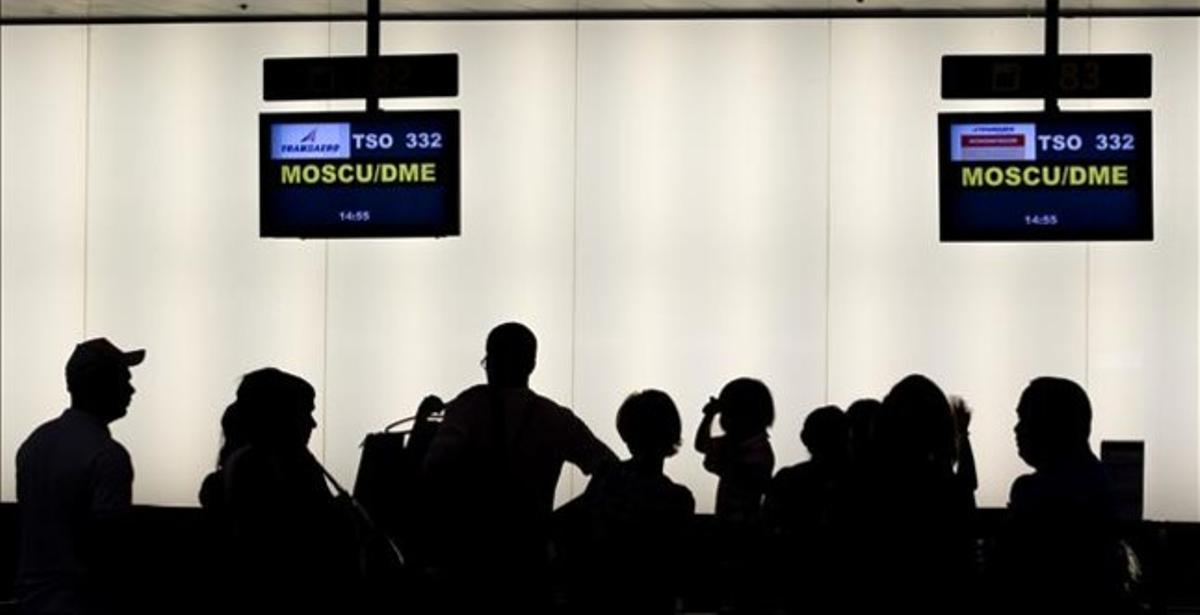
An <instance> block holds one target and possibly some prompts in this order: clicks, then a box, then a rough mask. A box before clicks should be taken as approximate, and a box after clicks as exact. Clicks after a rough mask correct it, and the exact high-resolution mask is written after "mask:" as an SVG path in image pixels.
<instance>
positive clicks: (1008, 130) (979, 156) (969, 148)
mask: <svg viewBox="0 0 1200 615" xmlns="http://www.w3.org/2000/svg"><path fill="white" fill-rule="evenodd" d="M1036 140H1037V127H1036V126H1035V125H1034V124H952V125H951V126H950V160H952V161H954V162H962V161H970V160H987V161H1013V160H1026V161H1032V160H1036V159H1037V154H1036V152H1035V150H1034V144H1035V141H1036Z"/></svg>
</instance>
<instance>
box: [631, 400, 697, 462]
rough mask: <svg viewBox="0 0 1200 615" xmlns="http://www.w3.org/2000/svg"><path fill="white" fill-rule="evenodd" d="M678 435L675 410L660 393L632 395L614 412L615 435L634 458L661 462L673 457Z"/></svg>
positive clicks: (676, 412) (679, 433)
mask: <svg viewBox="0 0 1200 615" xmlns="http://www.w3.org/2000/svg"><path fill="white" fill-rule="evenodd" d="M682 432H683V425H682V424H681V423H680V420H679V410H678V409H676V408H675V402H673V401H671V397H670V396H669V395H667V394H666V393H663V392H662V391H658V390H655V389H649V390H645V391H641V392H638V393H634V394H633V395H630V396H629V397H628V398H626V399H625V402H624V403H622V404H621V408H620V410H617V433H619V434H621V440H623V441H624V442H625V446H628V447H629V452H630V454H632V455H633V456H634V457H650V458H660V459H662V458H666V457H670V456H671V455H674V454H675V452H676V451H677V450H679V443H680V438H681V437H682Z"/></svg>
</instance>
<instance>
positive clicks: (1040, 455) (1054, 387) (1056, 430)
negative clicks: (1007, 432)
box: [1015, 377, 1092, 468]
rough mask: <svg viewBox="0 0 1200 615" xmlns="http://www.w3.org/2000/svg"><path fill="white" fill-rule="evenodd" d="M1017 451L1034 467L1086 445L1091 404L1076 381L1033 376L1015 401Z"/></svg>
mask: <svg viewBox="0 0 1200 615" xmlns="http://www.w3.org/2000/svg"><path fill="white" fill-rule="evenodd" d="M1015 431H1016V435H1017V453H1018V454H1019V455H1020V456H1021V459H1024V460H1025V462H1026V463H1028V464H1029V465H1031V466H1033V467H1034V468H1042V467H1045V466H1047V465H1050V464H1053V463H1054V462H1055V461H1057V460H1058V459H1060V458H1063V457H1065V456H1070V455H1073V454H1075V453H1078V452H1079V451H1081V450H1089V449H1088V436H1090V435H1091V431H1092V405H1091V403H1090V402H1089V401H1088V396H1087V393H1086V392H1084V390H1083V388H1082V387H1080V386H1079V385H1078V384H1075V383H1074V382H1072V381H1070V380H1067V379H1065V378H1050V377H1042V378H1035V379H1034V380H1033V381H1032V382H1030V383H1029V386H1027V387H1025V391H1024V392H1023V393H1021V401H1020V402H1018V404H1017V426H1016V428H1015Z"/></svg>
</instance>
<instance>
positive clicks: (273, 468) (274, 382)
mask: <svg viewBox="0 0 1200 615" xmlns="http://www.w3.org/2000/svg"><path fill="white" fill-rule="evenodd" d="M314 400H315V391H314V390H313V388H312V385H310V384H309V383H308V382H306V381H304V380H303V379H302V378H299V377H298V376H294V375H292V374H289V373H286V372H283V371H280V370H278V369H275V368H265V369H260V370H257V371H254V372H250V373H249V374H246V375H245V376H244V377H243V378H242V382H241V384H240V385H239V386H238V390H237V399H236V400H235V401H234V403H233V404H231V405H230V406H229V408H228V409H227V410H226V411H225V415H224V416H223V417H222V420H221V425H222V429H223V430H224V436H225V441H224V444H223V446H222V449H221V453H220V455H219V461H218V467H217V470H216V471H215V472H214V473H212V474H210V475H209V476H208V477H206V478H205V481H204V484H203V486H202V488H201V495H200V498H201V502H202V504H203V506H204V507H205V509H206V511H208V514H209V518H210V521H211V522H213V523H215V524H216V525H217V528H216V530H215V533H216V534H217V535H218V536H219V539H220V545H219V546H220V548H221V553H220V554H219V556H218V561H217V564H218V566H219V569H220V570H219V574H218V577H219V578H218V581H217V582H218V583H219V584H220V585H221V587H220V588H218V590H217V591H218V592H219V593H220V594H221V603H220V604H219V606H218V608H217V610H218V611H219V612H235V613H267V612H278V613H284V612H340V611H353V607H352V606H351V605H353V601H354V599H355V593H354V592H355V591H356V589H357V587H356V585H355V581H356V578H355V575H356V573H357V568H356V560H355V557H356V555H357V552H356V545H355V535H354V526H353V523H352V521H351V520H350V518H349V516H348V515H347V512H346V510H345V508H344V507H342V506H341V505H339V503H338V502H336V501H335V498H334V496H333V494H332V493H331V492H330V489H329V486H328V484H327V483H326V482H325V478H324V475H323V472H322V469H321V466H320V465H319V464H318V462H317V461H316V459H315V458H314V457H313V456H312V454H311V453H310V452H309V450H308V440H309V436H310V435H311V434H312V431H313V429H314V428H315V427H316V421H314V420H313V417H312V413H313V410H314Z"/></svg>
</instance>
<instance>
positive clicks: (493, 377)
mask: <svg viewBox="0 0 1200 615" xmlns="http://www.w3.org/2000/svg"><path fill="white" fill-rule="evenodd" d="M486 351H487V355H486V356H485V357H484V369H485V370H487V378H488V383H489V384H494V385H499V386H528V385H529V375H530V374H532V373H533V367H534V365H535V364H536V363H537V338H536V337H534V335H533V331H530V330H529V327H526V326H525V325H523V324H521V323H519V322H506V323H504V324H502V325H499V326H497V327H496V328H495V329H492V331H491V333H488V337H487V347H486Z"/></svg>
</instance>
